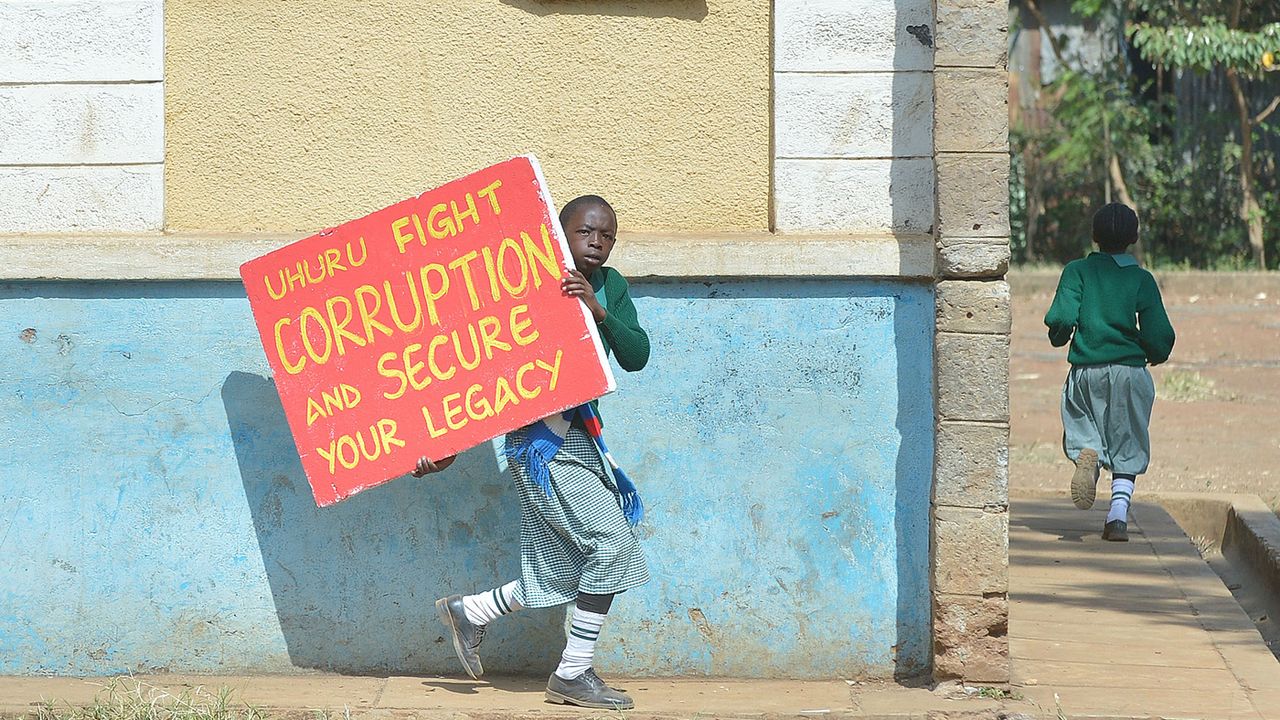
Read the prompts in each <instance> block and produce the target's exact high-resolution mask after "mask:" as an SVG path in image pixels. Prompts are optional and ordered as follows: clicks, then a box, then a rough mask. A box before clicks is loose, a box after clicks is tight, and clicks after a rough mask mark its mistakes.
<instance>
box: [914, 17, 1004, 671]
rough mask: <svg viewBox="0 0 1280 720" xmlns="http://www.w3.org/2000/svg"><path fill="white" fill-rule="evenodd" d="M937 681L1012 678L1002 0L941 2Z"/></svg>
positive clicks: (937, 145)
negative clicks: (1010, 648) (1009, 638)
mask: <svg viewBox="0 0 1280 720" xmlns="http://www.w3.org/2000/svg"><path fill="white" fill-rule="evenodd" d="M936 13H937V14H936V25H935V28H936V45H937V47H936V54H935V57H934V61H935V70H934V152H935V163H936V169H937V184H936V186H937V201H936V209H937V222H936V224H935V231H936V238H935V239H936V247H937V272H938V276H939V281H938V283H937V294H936V303H937V336H936V340H935V343H936V348H935V363H936V365H935V367H936V383H937V386H936V388H937V394H936V403H937V408H936V409H937V436H936V437H937V445H936V451H935V457H934V490H933V534H932V538H933V583H932V587H933V608H934V631H933V637H934V676H935V678H937V679H940V680H942V679H953V678H958V679H963V680H966V681H969V682H976V683H1005V682H1008V680H1009V648H1008V639H1007V631H1008V615H1009V601H1008V577H1009V572H1008V571H1009V540H1008V533H1009V503H1008V495H1009V328H1010V308H1009V286H1008V284H1007V283H1006V282H1005V281H1004V275H1005V272H1006V271H1007V270H1008V266H1009V216H1008V207H1009V192H1008V187H1009V186H1008V173H1009V154H1008V111H1007V109H1006V108H1007V103H1008V90H1007V85H1008V74H1007V70H1006V67H1005V65H1006V42H1007V40H1006V36H1007V33H1008V5H1007V3H1005V2H1003V0H1000V1H997V0H937V4H936Z"/></svg>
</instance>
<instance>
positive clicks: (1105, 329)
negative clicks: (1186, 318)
mask: <svg viewBox="0 0 1280 720" xmlns="http://www.w3.org/2000/svg"><path fill="white" fill-rule="evenodd" d="M1044 324H1045V325H1047V326H1048V327H1049V342H1051V343H1053V346H1054V347H1062V346H1063V345H1066V344H1067V343H1068V342H1070V343H1071V351H1070V352H1069V353H1068V354H1067V361H1068V362H1070V363H1071V364H1072V365H1129V366H1132V367H1142V366H1143V365H1146V364H1147V363H1150V364H1152V365H1159V364H1160V363H1162V362H1164V361H1165V360H1168V359H1169V353H1170V352H1172V351H1173V340H1174V334H1173V326H1172V325H1170V324H1169V316H1168V315H1167V314H1166V313H1165V310H1164V302H1163V301H1162V300H1161V299H1160V288H1158V287H1156V280H1155V278H1154V277H1152V276H1151V273H1149V272H1147V271H1146V270H1144V269H1143V268H1142V267H1140V266H1139V265H1138V261H1137V260H1135V259H1134V257H1133V256H1132V255H1128V254H1120V255H1110V254H1107V253H1101V252H1095V253H1092V254H1090V255H1089V256H1088V257H1086V258H1083V259H1080V260H1075V261H1072V262H1070V263H1068V264H1067V266H1066V267H1065V268H1063V269H1062V277H1061V278H1059V280H1058V291H1057V293H1055V294H1054V296H1053V305H1051V306H1050V307H1049V312H1048V313H1047V314H1046V315H1045V316H1044Z"/></svg>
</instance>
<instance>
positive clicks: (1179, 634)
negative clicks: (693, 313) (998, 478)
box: [1009, 495, 1280, 720]
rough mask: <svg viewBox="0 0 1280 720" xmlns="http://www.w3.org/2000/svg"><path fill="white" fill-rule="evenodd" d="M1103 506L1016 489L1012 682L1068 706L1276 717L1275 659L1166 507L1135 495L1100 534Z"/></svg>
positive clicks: (1279, 705) (1090, 711)
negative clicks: (1122, 524) (1128, 517)
mask: <svg viewBox="0 0 1280 720" xmlns="http://www.w3.org/2000/svg"><path fill="white" fill-rule="evenodd" d="M1104 506H1105V502H1102V501H1101V500H1100V502H1099V503H1098V509H1096V510H1092V511H1088V512H1082V511H1080V510H1077V509H1075V507H1073V506H1072V505H1071V503H1070V501H1068V500H1066V497H1065V495H1063V496H1062V497H1061V498H1039V499H1035V498H1027V499H1019V498H1015V499H1014V500H1013V503H1012V508H1011V513H1010V516H1011V519H1010V527H1009V546H1010V558H1009V561H1010V579H1009V584H1010V587H1009V594H1010V608H1009V630H1010V641H1009V646H1010V653H1011V655H1012V657H1013V663H1012V664H1013V673H1014V685H1015V688H1016V690H1017V691H1018V692H1020V693H1021V694H1023V695H1025V697H1026V698H1027V699H1028V700H1031V701H1033V702H1036V703H1038V704H1039V705H1040V706H1042V707H1045V708H1055V701H1054V696H1055V694H1056V695H1057V696H1058V698H1059V699H1060V702H1061V707H1062V710H1063V711H1064V713H1065V715H1066V716H1067V717H1069V718H1075V717H1081V716H1094V715H1103V716H1121V717H1162V718H1249V719H1250V720H1259V718H1266V719H1267V720H1271V719H1273V718H1280V661H1277V660H1276V658H1275V657H1274V656H1273V655H1271V653H1270V652H1269V651H1268V650H1267V648H1266V645H1265V643H1264V642H1263V641H1262V638H1261V636H1259V635H1258V632H1257V630H1256V629H1255V628H1254V625H1253V623H1252V622H1251V621H1250V620H1249V618H1248V616H1247V615H1245V613H1244V611H1243V610H1241V609H1240V606H1239V605H1237V604H1236V602H1235V600H1234V599H1233V598H1232V597H1231V593H1230V592H1229V591H1228V590H1227V589H1226V587H1225V586H1223V584H1222V582H1221V580H1220V579H1219V578H1218V576H1217V575H1216V574H1215V573H1214V572H1213V570H1212V569H1210V567H1209V566H1208V565H1207V564H1206V563H1205V562H1204V561H1203V560H1202V559H1201V558H1200V555H1199V554H1198V553H1197V552H1196V549H1195V547H1194V546H1192V544H1191V542H1190V541H1189V540H1188V539H1187V537H1186V536H1185V535H1183V533H1182V531H1181V530H1180V529H1179V528H1178V526H1177V524H1176V523H1175V522H1174V521H1173V519H1172V518H1170V517H1169V515H1168V514H1167V513H1165V512H1164V510H1162V509H1160V508H1159V507H1158V506H1155V505H1150V504H1144V503H1138V504H1136V505H1135V506H1134V508H1133V510H1132V521H1131V523H1130V525H1129V531H1130V537H1131V541H1130V542H1129V543H1110V542H1104V541H1103V540H1102V539H1101V538H1100V537H1099V533H1100V531H1101V529H1102V525H1103V522H1104V520H1105V517H1106V512H1105V510H1104V509H1103V507H1104ZM1055 709H1056V708H1055Z"/></svg>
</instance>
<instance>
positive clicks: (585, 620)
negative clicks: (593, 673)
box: [556, 607, 608, 680]
mask: <svg viewBox="0 0 1280 720" xmlns="http://www.w3.org/2000/svg"><path fill="white" fill-rule="evenodd" d="M606 617H608V615H601V614H600V613H593V612H588V611H587V610H583V609H581V608H578V607H575V608H574V609H573V619H572V620H571V621H570V622H569V640H568V642H566V643H565V646H564V654H563V655H561V656H560V667H558V668H556V674H557V675H559V676H560V677H561V678H563V679H565V680H572V679H574V678H576V677H578V676H579V675H581V674H582V673H584V672H586V671H587V669H588V668H590V667H591V660H592V658H594V657H595V654H596V640H598V639H599V638H600V628H601V627H603V626H604V619H605V618H606Z"/></svg>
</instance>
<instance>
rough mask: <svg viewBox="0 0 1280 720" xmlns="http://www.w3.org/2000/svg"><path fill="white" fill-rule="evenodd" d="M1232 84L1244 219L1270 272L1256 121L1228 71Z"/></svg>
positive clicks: (1255, 249) (1261, 263)
mask: <svg viewBox="0 0 1280 720" xmlns="http://www.w3.org/2000/svg"><path fill="white" fill-rule="evenodd" d="M1227 80H1229V81H1230V82H1231V94H1232V95H1233V96H1235V100H1236V111H1237V112H1238V113H1239V115H1240V219H1241V220H1244V222H1245V227H1246V228H1248V232H1249V249H1250V250H1252V252H1253V260H1254V262H1256V263H1258V267H1259V269H1262V270H1266V269H1267V250H1266V242H1265V238H1264V237H1263V234H1262V231H1263V227H1262V208H1261V207H1259V205H1258V198H1257V196H1256V195H1254V189H1253V188H1254V182H1253V118H1252V117H1250V113H1249V101H1248V100H1247V99H1246V98H1245V94H1244V88H1243V87H1241V85H1240V78H1238V77H1237V76H1236V73H1235V71H1234V70H1227Z"/></svg>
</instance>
